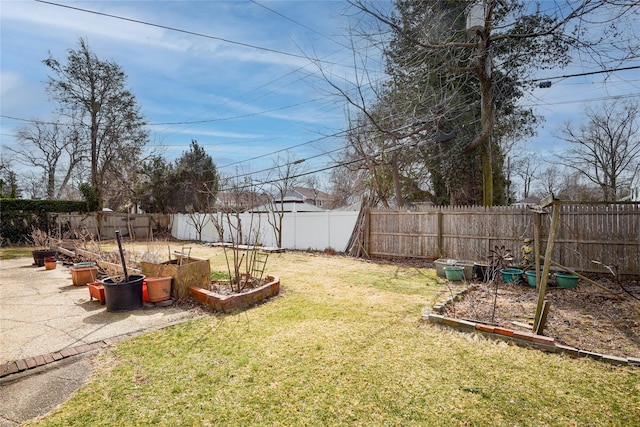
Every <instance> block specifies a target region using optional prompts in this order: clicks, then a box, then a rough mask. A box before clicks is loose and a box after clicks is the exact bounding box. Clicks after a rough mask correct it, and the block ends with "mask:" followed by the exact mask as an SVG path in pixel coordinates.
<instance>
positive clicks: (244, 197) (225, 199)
mask: <svg viewBox="0 0 640 427" xmlns="http://www.w3.org/2000/svg"><path fill="white" fill-rule="evenodd" d="M271 200H272V197H271V196H269V195H268V194H258V193H254V192H251V191H219V192H218V193H217V194H216V207H217V208H218V209H220V210H225V211H233V212H244V211H247V210H250V209H252V208H254V207H256V206H261V205H266V204H268V203H269V202H270V201H271Z"/></svg>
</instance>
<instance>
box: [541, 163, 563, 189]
mask: <svg viewBox="0 0 640 427" xmlns="http://www.w3.org/2000/svg"><path fill="white" fill-rule="evenodd" d="M567 180H568V176H566V175H565V174H563V173H562V171H560V168H559V167H558V166H556V165H551V166H548V167H547V168H546V169H545V170H543V171H542V172H541V173H540V174H538V180H537V183H538V185H537V192H538V193H539V194H540V195H541V196H546V195H548V194H555V195H560V194H562V193H563V192H564V190H565V189H566V187H567Z"/></svg>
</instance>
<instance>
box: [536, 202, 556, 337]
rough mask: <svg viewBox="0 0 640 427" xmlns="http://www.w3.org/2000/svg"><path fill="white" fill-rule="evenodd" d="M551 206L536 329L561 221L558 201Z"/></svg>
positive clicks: (539, 289)
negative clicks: (551, 211)
mask: <svg viewBox="0 0 640 427" xmlns="http://www.w3.org/2000/svg"><path fill="white" fill-rule="evenodd" d="M552 200H553V197H552ZM551 204H553V216H552V217H551V229H550V230H549V239H548V241H547V250H546V252H545V256H544V268H543V269H542V277H541V278H540V287H539V288H538V304H537V305H536V317H535V320H534V321H533V325H534V327H536V326H537V325H538V323H539V322H540V315H541V314H542V306H543V304H544V297H545V295H546V293H547V281H548V279H549V271H550V270H551V255H552V254H553V245H554V243H555V240H556V231H557V230H558V221H559V219H560V203H559V202H558V201H556V200H553V201H552V202H551ZM534 332H535V331H534Z"/></svg>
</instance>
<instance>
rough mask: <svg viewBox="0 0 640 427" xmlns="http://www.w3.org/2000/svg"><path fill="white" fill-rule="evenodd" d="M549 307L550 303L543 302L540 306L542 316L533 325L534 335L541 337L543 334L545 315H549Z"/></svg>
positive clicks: (545, 321) (547, 301)
mask: <svg viewBox="0 0 640 427" xmlns="http://www.w3.org/2000/svg"><path fill="white" fill-rule="evenodd" d="M550 307H551V301H549V300H545V301H544V303H543V304H542V315H541V316H540V321H539V322H538V323H537V324H536V325H534V331H533V332H534V333H535V334H536V335H542V334H543V332H544V326H545V325H546V324H547V315H548V314H549V308H550Z"/></svg>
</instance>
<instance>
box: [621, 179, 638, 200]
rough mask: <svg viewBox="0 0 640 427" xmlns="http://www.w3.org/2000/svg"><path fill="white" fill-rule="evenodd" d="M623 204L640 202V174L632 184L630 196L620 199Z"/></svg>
mask: <svg viewBox="0 0 640 427" xmlns="http://www.w3.org/2000/svg"><path fill="white" fill-rule="evenodd" d="M620 201H621V202H640V174H637V175H636V177H635V179H634V180H633V181H632V182H631V186H630V188H629V194H628V195H627V196H625V197H623V198H621V199H620Z"/></svg>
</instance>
